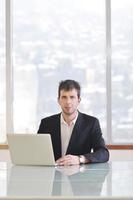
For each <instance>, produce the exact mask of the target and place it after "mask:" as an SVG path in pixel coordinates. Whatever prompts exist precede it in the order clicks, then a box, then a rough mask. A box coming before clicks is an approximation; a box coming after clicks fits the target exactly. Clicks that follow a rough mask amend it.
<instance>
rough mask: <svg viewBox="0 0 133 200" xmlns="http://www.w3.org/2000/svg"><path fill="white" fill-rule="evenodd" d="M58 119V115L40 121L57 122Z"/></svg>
mask: <svg viewBox="0 0 133 200" xmlns="http://www.w3.org/2000/svg"><path fill="white" fill-rule="evenodd" d="M58 119H60V113H58V114H55V115H50V116H48V117H45V118H43V119H42V120H41V121H53V120H58Z"/></svg>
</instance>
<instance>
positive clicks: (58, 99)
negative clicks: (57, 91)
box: [57, 97, 60, 105]
mask: <svg viewBox="0 0 133 200" xmlns="http://www.w3.org/2000/svg"><path fill="white" fill-rule="evenodd" d="M57 102H58V104H59V105H60V98H59V97H58V98H57Z"/></svg>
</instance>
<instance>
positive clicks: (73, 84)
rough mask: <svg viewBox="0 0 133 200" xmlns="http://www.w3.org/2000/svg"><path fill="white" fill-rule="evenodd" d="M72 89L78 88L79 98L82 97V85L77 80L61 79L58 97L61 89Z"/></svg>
mask: <svg viewBox="0 0 133 200" xmlns="http://www.w3.org/2000/svg"><path fill="white" fill-rule="evenodd" d="M72 89H76V90H77V95H78V98H80V93H81V87H80V84H79V83H78V82H77V81H74V80H71V79H67V80H64V81H61V82H60V83H59V88H58V98H59V97H60V91H61V90H65V91H69V90H72Z"/></svg>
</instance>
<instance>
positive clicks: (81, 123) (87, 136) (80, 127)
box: [38, 112, 109, 163]
mask: <svg viewBox="0 0 133 200" xmlns="http://www.w3.org/2000/svg"><path fill="white" fill-rule="evenodd" d="M60 115H61V113H59V114H56V115H52V116H50V117H47V118H44V119H42V120H41V123H40V127H39V130H38V133H40V134H45V133H50V135H51V139H52V144H53V149H54V156H55V160H57V159H58V158H60V157H61V155H62V154H61V128H60ZM92 151H93V152H92ZM66 154H71V155H84V156H85V157H86V158H88V159H89V160H90V161H91V162H92V163H99V162H107V161H108V159H109V151H108V149H107V148H106V146H105V142H104V139H103V137H102V132H101V128H100V124H99V121H98V119H97V118H95V117H92V116H90V115H86V114H83V113H80V112H79V115H78V118H77V121H76V123H75V126H74V128H73V131H72V135H71V138H70V141H69V145H68V148H67V152H66Z"/></svg>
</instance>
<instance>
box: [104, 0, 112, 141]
mask: <svg viewBox="0 0 133 200" xmlns="http://www.w3.org/2000/svg"><path fill="white" fill-rule="evenodd" d="M105 4H106V95H107V96H106V102H107V104H106V106H107V107H106V110H107V142H108V143H109V144H112V87H111V0H105Z"/></svg>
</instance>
